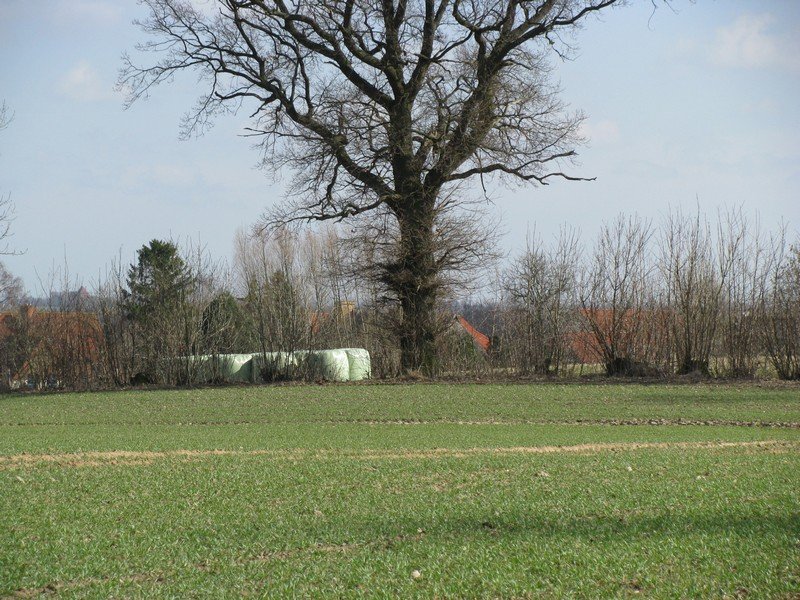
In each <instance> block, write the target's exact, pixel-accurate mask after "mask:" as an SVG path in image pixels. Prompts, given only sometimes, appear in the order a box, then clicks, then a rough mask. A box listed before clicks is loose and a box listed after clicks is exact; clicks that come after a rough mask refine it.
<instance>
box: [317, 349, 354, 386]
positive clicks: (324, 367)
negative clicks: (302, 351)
mask: <svg viewBox="0 0 800 600" xmlns="http://www.w3.org/2000/svg"><path fill="white" fill-rule="evenodd" d="M307 364H308V376H309V377H310V378H312V379H324V380H326V381H347V380H348V379H349V378H350V363H349V362H348V360H347V354H346V353H345V352H344V350H316V351H314V352H309V353H308V357H307Z"/></svg>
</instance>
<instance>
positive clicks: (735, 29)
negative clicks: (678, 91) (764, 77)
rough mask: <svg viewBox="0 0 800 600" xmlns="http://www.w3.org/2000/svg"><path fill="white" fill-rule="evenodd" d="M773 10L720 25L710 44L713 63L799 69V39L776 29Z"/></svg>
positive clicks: (741, 66)
mask: <svg viewBox="0 0 800 600" xmlns="http://www.w3.org/2000/svg"><path fill="white" fill-rule="evenodd" d="M774 24H775V18H774V17H773V16H772V15H770V14H761V15H742V16H741V17H739V18H738V19H736V21H734V22H733V23H732V24H730V25H728V26H726V27H720V28H719V29H717V31H716V34H715V36H714V42H713V44H712V45H711V47H710V55H709V58H710V60H711V62H712V64H715V65H717V66H720V67H728V68H745V69H775V68H777V69H789V70H792V71H795V70H800V42H798V41H797V39H796V38H794V37H789V36H785V35H781V34H779V33H775V32H774V30H773V25H774Z"/></svg>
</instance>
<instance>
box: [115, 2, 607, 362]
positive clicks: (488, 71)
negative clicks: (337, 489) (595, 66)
mask: <svg viewBox="0 0 800 600" xmlns="http://www.w3.org/2000/svg"><path fill="white" fill-rule="evenodd" d="M618 1H619V0H217V1H216V2H213V3H211V5H209V3H205V4H203V5H202V6H198V5H195V4H192V3H191V2H187V1H184V0H144V4H146V5H147V6H148V7H149V9H150V15H149V17H148V18H147V19H146V20H144V21H142V22H141V23H139V24H140V25H141V27H142V28H143V29H144V31H145V32H147V33H148V34H152V36H153V38H152V39H150V41H148V42H146V43H144V44H142V45H140V46H139V49H140V50H143V51H149V52H153V53H155V54H156V55H158V56H159V58H158V59H157V60H156V62H155V63H154V64H153V63H151V64H150V65H148V66H139V65H138V64H135V63H134V62H133V60H132V59H131V58H129V57H125V58H124V66H123V68H122V71H121V74H120V79H119V84H120V86H121V87H122V88H125V89H127V90H128V91H129V92H130V96H129V101H130V102H133V101H135V100H137V99H139V98H141V97H143V96H146V95H147V94H148V93H149V92H150V90H151V88H152V87H153V86H154V85H156V84H159V83H161V82H164V81H167V80H169V79H171V78H172V77H173V76H174V75H175V74H176V73H177V72H179V71H183V70H197V71H199V72H200V73H201V75H202V77H203V78H204V81H205V82H206V85H207V87H206V90H205V94H204V95H203V96H202V97H201V99H200V100H199V103H198V104H197V106H196V107H195V109H194V110H193V111H192V112H191V113H189V114H188V115H187V117H186V120H185V123H184V125H185V129H184V133H185V134H187V135H188V134H191V133H196V132H198V131H202V130H203V129H204V128H205V127H207V126H208V125H209V123H210V119H211V118H212V117H213V116H214V115H215V114H217V113H219V112H220V111H231V110H232V111H236V110H238V109H240V108H242V107H244V108H245V109H246V110H247V111H248V112H249V114H250V115H251V117H252V123H251V127H250V128H249V131H250V133H251V134H252V135H254V136H261V143H262V148H263V150H264V157H265V164H266V165H269V166H270V167H272V168H274V169H280V168H284V167H288V168H289V169H291V170H292V171H293V173H294V179H293V186H292V192H293V194H292V195H291V196H290V197H289V198H288V199H287V201H286V202H285V203H284V204H282V205H281V206H280V207H279V208H277V209H275V210H272V211H270V212H268V213H267V214H266V215H265V224H268V225H269V224H285V223H287V222H293V221H325V220H343V219H350V218H352V217H356V216H358V215H364V214H366V213H371V212H373V211H375V212H377V213H380V214H381V215H384V216H385V215H387V214H388V215H389V217H390V218H391V219H393V221H394V222H395V225H396V228H395V230H396V232H397V237H396V243H395V244H394V251H393V252H392V258H391V260H387V261H385V262H384V263H382V264H381V265H380V268H381V270H382V272H383V281H384V283H385V284H386V286H387V287H388V289H389V291H390V292H391V294H392V295H393V297H394V298H395V300H396V301H398V302H399V304H400V306H401V308H402V319H403V327H402V335H401V351H402V365H403V368H404V369H406V370H412V369H419V368H421V369H422V370H430V368H431V367H432V365H433V364H434V358H435V344H434V342H435V339H434V338H435V324H434V323H435V305H436V300H437V294H438V292H439V289H440V277H439V276H440V273H441V270H442V267H441V263H440V261H439V258H440V255H441V254H446V250H442V249H440V248H437V246H436V240H435V238H436V236H435V230H436V223H437V221H438V222H441V219H442V216H441V215H442V212H443V211H448V210H453V204H454V203H453V198H454V197H456V198H457V197H459V196H458V195H457V191H456V190H457V188H458V187H459V185H460V184H464V183H465V182H468V181H470V180H472V179H480V180H481V183H484V180H485V179H486V178H489V177H499V178H501V179H503V178H505V179H510V180H517V181H523V182H532V183H539V184H546V183H547V182H548V180H550V179H551V178H554V177H560V178H565V179H576V177H573V176H571V175H569V174H568V173H566V172H564V170H563V169H564V165H565V163H569V161H570V159H571V158H572V157H573V156H574V153H575V150H574V148H575V146H576V145H577V144H579V143H580V138H579V135H578V126H579V124H580V120H581V117H580V115H579V114H575V113H572V112H569V111H568V110H566V108H565V106H564V105H563V103H562V102H561V101H560V99H559V97H558V89H557V86H556V85H555V84H554V83H553V82H552V80H551V79H550V77H549V75H550V67H551V62H550V61H551V57H552V55H553V53H554V52H555V53H557V54H558V53H561V52H562V51H563V50H564V49H567V50H568V45H566V44H565V43H564V42H563V41H562V38H563V37H564V36H568V35H570V34H571V32H572V30H573V29H574V28H575V27H576V26H578V25H579V24H580V23H581V22H582V21H584V20H585V19H586V17H588V16H590V15H592V14H593V13H596V12H598V11H600V10H602V9H604V8H606V7H609V6H611V5H613V4H615V3H617V2H618ZM456 204H457V203H456ZM445 260H448V259H447V258H445Z"/></svg>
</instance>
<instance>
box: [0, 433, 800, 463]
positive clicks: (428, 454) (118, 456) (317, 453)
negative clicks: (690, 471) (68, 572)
mask: <svg viewBox="0 0 800 600" xmlns="http://www.w3.org/2000/svg"><path fill="white" fill-rule="evenodd" d="M729 448H752V449H757V450H769V451H773V452H796V451H800V442H794V441H785V440H762V441H748V442H613V443H595V444H575V445H572V446H513V447H506V448H463V449H454V448H432V449H419V450H417V449H409V450H396V449H390V450H376V449H366V450H305V449H289V450H165V451H130V450H114V451H110V452H74V453H62V454H14V455H9V456H0V470H9V469H19V468H26V467H31V466H37V465H46V464H54V465H58V466H62V467H76V468H78V467H106V466H137V465H144V466H147V465H150V464H152V463H153V462H155V461H157V460H167V459H178V460H197V459H203V458H213V457H218V456H264V457H266V458H268V459H274V460H300V459H307V458H349V459H355V460H380V459H431V458H432V459H436V458H466V457H470V456H477V455H495V456H504V455H519V454H560V453H573V454H596V453H601V452H629V451H635V450H653V449H655V450H694V449H698V450H702V449H708V450H717V449H729Z"/></svg>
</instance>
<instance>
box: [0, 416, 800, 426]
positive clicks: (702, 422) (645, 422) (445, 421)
mask: <svg viewBox="0 0 800 600" xmlns="http://www.w3.org/2000/svg"><path fill="white" fill-rule="evenodd" d="M112 425H114V426H140V427H220V426H227V425H230V426H236V425H376V426H379V425H610V426H637V427H640V426H644V427H648V426H649V427H674V426H687V425H688V426H694V427H762V428H767V429H800V422H797V421H739V420H734V419H683V418H680V419H668V418H656V419H652V418H651V419H644V418H642V419H639V418H631V419H602V418H600V419H513V418H510V419H449V418H442V419H320V420H308V421H280V420H277V421H272V420H257V419H255V420H248V419H243V420H220V421H208V420H204V421H114V422H104V421H76V422H58V421H39V422H29V423H19V422H17V423H0V427H69V426H88V427H98V426H103V427H107V426H112Z"/></svg>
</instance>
